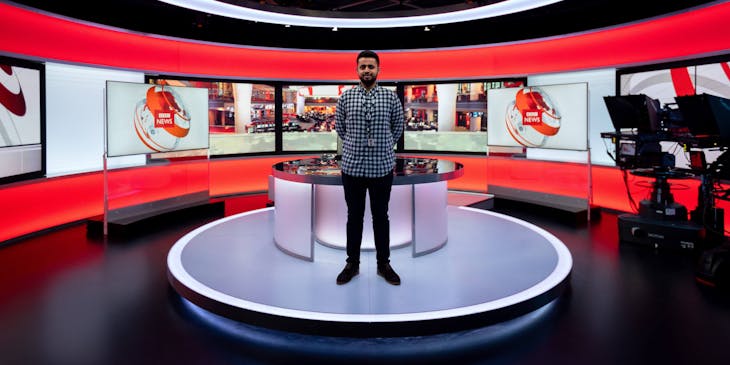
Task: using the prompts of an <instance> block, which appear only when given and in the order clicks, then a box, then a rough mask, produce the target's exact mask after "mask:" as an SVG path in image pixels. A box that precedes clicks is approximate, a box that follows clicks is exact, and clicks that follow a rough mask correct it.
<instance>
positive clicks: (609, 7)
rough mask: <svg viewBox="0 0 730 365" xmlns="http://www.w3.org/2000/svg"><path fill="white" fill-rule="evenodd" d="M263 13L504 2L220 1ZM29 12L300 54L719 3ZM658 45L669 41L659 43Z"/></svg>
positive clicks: (137, 5)
mask: <svg viewBox="0 0 730 365" xmlns="http://www.w3.org/2000/svg"><path fill="white" fill-rule="evenodd" d="M221 1H224V2H226V3H230V4H233V5H237V6H245V7H250V8H255V9H259V10H266V11H273V12H281V13H290V14H298V15H310V16H328V17H376V16H377V17H398V16H418V15H427V14H434V13H439V12H443V11H451V10H455V9H456V10H459V9H468V8H472V7H475V6H483V5H488V4H491V3H496V2H499V1H496V0H492V1H489V0H487V1H463V0H462V1H458V0H451V1H435V0H404V1H394V0H348V1H332V0H326V1H314V0H261V1H245V0H221ZM7 2H8V3H10V4H16V5H20V6H23V7H31V8H34V9H39V10H41V11H44V12H48V13H53V14H58V15H61V16H64V17H70V18H74V19H78V20H83V21H86V22H92V23H98V24H103V25H107V26H112V27H118V28H123V29H128V30H132V31H135V32H141V33H145V34H155V35H161V36H170V37H181V38H187V39H196V40H201V41H206V42H218V43H231V44H240V45H247V46H261V47H282V48H294V49H321V50H359V49H375V50H386V49H420V48H438V47H459V46H471V45H480V44H490V43H502V42H515V41H520V40H525V39H533V38H541V37H551V36H559V35H563V34H568V33H575V32H583V31H587V30H591V29H598V28H604V27H610V26H613V25H618V24H624V23H630V22H635V21H639V20H642V19H647V18H652V17H657V16H662V15H666V14H671V13H674V12H678V11H684V10H686V9H689V8H692V7H695V6H705V5H708V4H711V3H714V2H716V1H708V0H673V1H656V0H651V1H636V0H564V1H561V2H559V3H556V4H553V5H548V6H545V7H542V8H538V9H533V10H529V11H524V12H521V13H517V14H512V15H505V16H500V17H496V18H489V19H481V20H474V21H467V22H460V23H454V24H441V25H436V26H432V27H429V31H425V29H424V28H425V27H423V26H418V27H404V28H384V29H343V28H340V29H338V30H337V31H333V30H332V29H331V28H313V27H301V26H290V27H285V26H283V25H278V24H266V23H262V22H255V21H249V20H239V19H233V18H229V17H224V16H219V15H211V14H206V13H203V12H198V11H193V10H189V9H185V8H181V7H177V6H174V5H169V4H167V3H164V2H161V1H155V0H126V1H121V0H111V1H95V2H89V1H85V0H64V1H44V0H17V1H12V2H10V1H7ZM657 41H658V42H661V41H666V40H657Z"/></svg>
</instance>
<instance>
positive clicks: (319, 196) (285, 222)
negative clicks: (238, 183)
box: [271, 157, 464, 261]
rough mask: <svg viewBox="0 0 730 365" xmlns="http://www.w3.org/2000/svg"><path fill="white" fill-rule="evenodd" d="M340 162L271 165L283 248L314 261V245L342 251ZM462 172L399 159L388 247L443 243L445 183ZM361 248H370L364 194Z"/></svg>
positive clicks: (434, 162)
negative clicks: (317, 244)
mask: <svg viewBox="0 0 730 365" xmlns="http://www.w3.org/2000/svg"><path fill="white" fill-rule="evenodd" d="M339 162H340V161H339V160H337V159H334V158H308V159H300V160H293V161H286V162H281V163H277V164H275V165H274V166H273V167H272V179H273V183H272V184H271V185H272V186H273V189H274V194H273V196H274V202H275V205H274V206H275V208H274V212H275V214H274V242H275V244H276V246H277V247H278V248H279V249H280V250H282V251H283V252H285V253H287V254H289V255H292V256H294V257H298V258H301V259H305V260H309V261H314V245H315V244H316V243H319V244H322V245H325V246H330V247H336V248H342V249H344V248H345V246H346V241H347V238H346V237H347V234H346V223H347V205H346V203H345V194H344V192H343V189H342V177H341V175H340V166H339ZM463 174H464V170H463V165H462V164H460V163H458V162H453V161H448V160H438V159H431V158H416V157H398V158H396V168H395V170H394V176H393V189H392V191H391V196H390V204H389V206H388V216H389V218H390V245H391V248H400V247H404V246H407V245H411V246H412V250H413V256H414V257H415V256H420V255H425V254H428V253H431V252H434V251H436V250H438V249H440V248H441V247H443V246H444V245H445V244H446V242H447V239H448V219H447V211H446V209H447V205H448V204H447V194H448V189H447V184H446V182H447V181H448V180H451V179H456V178H458V177H461V176H462V175H463ZM362 249H363V250H374V249H375V243H374V241H373V231H372V216H371V214H370V201H369V197H368V198H366V207H365V222H364V224H363V241H362Z"/></svg>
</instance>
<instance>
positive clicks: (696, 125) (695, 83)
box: [617, 57, 730, 168]
mask: <svg viewBox="0 0 730 365" xmlns="http://www.w3.org/2000/svg"><path fill="white" fill-rule="evenodd" d="M617 89H618V90H617V94H618V95H622V96H629V95H635V96H640V95H642V94H643V95H645V97H647V98H648V99H649V100H651V101H652V102H653V103H654V104H655V105H654V108H655V109H656V110H657V111H659V113H658V114H665V115H666V116H667V117H670V116H681V115H682V113H681V111H680V113H678V114H677V113H673V112H672V111H676V110H678V109H679V105H678V103H677V97H679V99H682V97H691V96H693V95H701V94H708V95H709V96H708V98H713V97H720V98H725V99H730V62H728V61H727V57H720V58H719V59H718V58H710V59H701V60H693V61H686V62H681V63H673V64H664V65H661V64H660V65H650V66H645V67H639V68H628V69H623V70H619V71H618V72H617ZM689 101H691V100H688V102H689ZM690 106H692V105H684V109H685V110H687V108H688V107H690ZM681 118H682V119H683V120H684V122H683V123H682V124H687V123H689V125H687V126H686V127H687V128H688V129H689V132H691V133H692V134H697V133H700V134H706V133H709V131H708V130H707V128H706V127H705V126H704V124H706V123H708V122H709V121H710V117H709V116H703V117H701V118H693V115H686V116H682V117H681ZM700 119H701V120H700ZM654 123H655V124H656V125H654V126H653V127H651V128H649V129H652V128H654V129H656V128H658V127H659V125H658V124H659V123H660V121H654ZM727 124H728V125H729V127H730V121H727ZM715 133H716V132H715ZM661 145H662V146H661V149H662V151H666V152H668V153H670V154H672V155H673V156H674V159H675V166H677V167H683V168H689V167H690V166H691V165H692V162H691V157H690V156H689V153H687V152H686V151H685V150H684V149H683V148H682V146H680V145H679V144H678V143H676V142H662V143H661ZM622 148H623V146H622ZM618 152H619V153H618V154H621V153H623V151H618ZM704 153H705V155H706V159H707V161H708V162H709V161H714V160H715V159H716V158H717V157H718V156H719V155H720V154H721V151H720V150H718V149H706V150H705V151H704Z"/></svg>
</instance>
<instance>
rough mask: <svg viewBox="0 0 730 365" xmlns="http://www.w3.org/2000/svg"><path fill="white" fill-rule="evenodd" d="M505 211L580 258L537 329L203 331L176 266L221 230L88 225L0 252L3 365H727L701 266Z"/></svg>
mask: <svg viewBox="0 0 730 365" xmlns="http://www.w3.org/2000/svg"><path fill="white" fill-rule="evenodd" d="M264 204H265V197H263V196H255V197H244V198H236V199H230V200H229V201H227V205H226V209H227V214H233V213H237V212H240V211H244V210H247V209H255V208H261V207H264ZM528 208H529V209H528ZM495 210H496V211H498V212H502V213H506V214H509V215H513V216H516V217H518V218H521V219H524V220H526V221H528V222H531V223H533V224H536V225H538V226H540V227H542V228H544V229H546V230H547V231H549V232H550V233H552V234H553V235H555V236H556V237H558V238H559V239H560V240H562V241H563V242H564V243H565V244H566V245H567V246H568V248H569V249H570V251H571V253H572V255H573V260H574V262H573V271H572V276H571V290H569V292H568V294H567V295H564V296H563V297H562V298H561V299H560V300H558V301H557V302H554V303H553V304H551V305H549V306H548V307H545V308H544V309H543V310H541V311H540V312H538V313H535V314H533V315H532V316H527V318H518V319H516V320H513V321H510V322H509V323H504V324H497V325H493V326H490V327H488V328H482V329H478V330H470V331H464V332H458V333H452V334H447V335H437V336H428V337H405V338H372V339H354V338H331V337H316V336H307V335H298V334H290V333H283V332H277V331H273V330H266V329H260V328H255V327H252V326H248V325H243V324H238V323H232V322H231V321H228V320H225V319H223V318H214V317H205V318H207V319H204V317H201V316H199V315H198V313H197V312H196V311H195V310H194V309H191V308H192V307H191V306H190V305H189V304H187V303H186V302H185V301H183V300H181V299H180V297H179V296H178V295H177V294H176V293H175V292H174V291H173V290H172V289H171V288H170V286H169V284H168V281H167V277H166V265H165V259H166V255H167V252H168V250H169V248H170V247H171V246H172V245H173V244H174V243H175V242H176V241H177V240H178V239H179V238H180V237H182V236H183V235H184V234H185V233H187V232H189V231H190V230H192V229H194V228H195V227H198V226H200V225H202V224H204V223H206V222H209V221H210V220H211V219H210V218H187V219H185V220H181V221H179V222H177V223H176V224H174V225H165V226H160V227H157V228H155V229H150V230H149V232H146V233H144V234H140V235H137V236H135V237H133V238H128V239H124V240H115V241H108V242H104V241H102V240H98V239H91V238H88V237H87V236H86V228H85V226H84V225H83V224H80V225H72V226H69V227H66V228H63V229H58V230H56V231H53V232H50V233H45V234H41V235H38V236H36V237H31V238H27V239H25V240H22V241H18V242H14V243H13V244H9V245H5V246H3V247H2V248H0V325H1V326H2V330H1V331H0V363H1V364H133V363H134V364H270V363H297V364H314V363H317V364H324V363H350V364H357V363H379V364H387V363H392V364H396V363H397V364H405V363H449V364H482V363H490V364H494V363H496V364H647V363H652V364H654V363H661V364H724V363H728V361H730V351H728V349H727V345H726V343H727V339H728V338H730V300H728V297H727V296H726V295H718V294H717V293H715V292H712V291H708V290H705V289H703V288H702V287H699V286H698V285H697V284H696V283H695V281H694V276H693V259H692V257H691V256H690V255H687V254H682V253H674V252H656V251H654V250H650V249H644V248H642V247H635V246H625V245H619V244H618V243H617V228H616V227H617V223H616V216H615V215H614V214H611V213H605V212H604V213H603V214H602V217H601V219H600V220H597V221H596V220H594V221H593V222H592V223H591V224H589V225H585V226H582V225H581V226H577V227H576V226H575V225H574V224H569V223H566V222H564V221H561V220H558V219H556V217H555V215H554V214H548V213H546V212H544V211H543V212H541V211H537V210H535V209H533V208H532V207H524V206H516V205H512V204H510V205H507V204H502V202H498V203H497V204H496V207H495ZM242 234H245V233H242ZM498 235H499V232H495V237H498ZM505 280H508V278H505ZM434 295H438V293H434ZM211 318H213V319H211Z"/></svg>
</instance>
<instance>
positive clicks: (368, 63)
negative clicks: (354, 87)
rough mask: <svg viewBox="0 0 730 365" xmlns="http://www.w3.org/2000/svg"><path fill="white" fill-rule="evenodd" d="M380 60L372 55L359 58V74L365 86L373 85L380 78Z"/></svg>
mask: <svg viewBox="0 0 730 365" xmlns="http://www.w3.org/2000/svg"><path fill="white" fill-rule="evenodd" d="M378 71H380V68H379V67H378V61H376V60H375V59H374V58H371V57H363V58H360V59H358V60H357V76H358V77H359V78H360V81H361V82H362V84H363V85H365V86H368V87H369V86H371V85H373V84H374V83H375V80H377V78H378Z"/></svg>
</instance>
